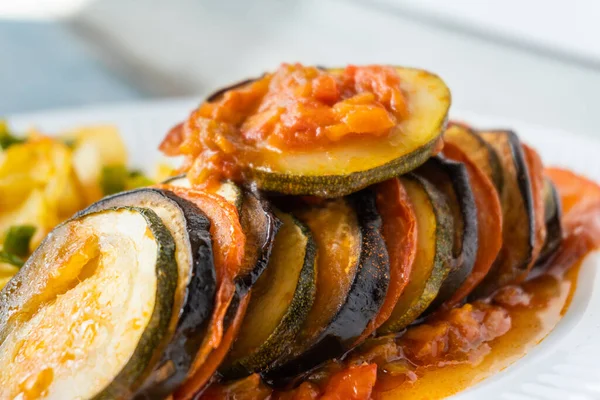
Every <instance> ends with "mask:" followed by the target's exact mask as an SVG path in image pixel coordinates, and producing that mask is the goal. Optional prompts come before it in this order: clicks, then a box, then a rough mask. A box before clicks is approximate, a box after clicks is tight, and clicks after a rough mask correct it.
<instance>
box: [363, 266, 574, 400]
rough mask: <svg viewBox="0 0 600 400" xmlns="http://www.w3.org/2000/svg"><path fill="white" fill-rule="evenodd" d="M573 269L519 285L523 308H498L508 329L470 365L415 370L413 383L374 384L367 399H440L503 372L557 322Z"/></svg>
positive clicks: (566, 303)
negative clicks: (381, 387) (390, 386)
mask: <svg viewBox="0 0 600 400" xmlns="http://www.w3.org/2000/svg"><path fill="white" fill-rule="evenodd" d="M579 266H580V263H578V264H577V265H576V266H574V267H572V268H569V269H568V270H567V271H566V272H565V273H564V274H561V273H546V274H543V275H541V276H539V277H538V278H535V279H533V280H531V281H528V282H526V283H524V284H523V285H522V286H520V287H521V288H522V289H523V291H524V293H526V295H525V296H524V298H528V299H529V305H523V304H518V305H514V306H509V305H507V304H504V305H503V306H502V308H504V309H505V310H507V311H508V314H509V316H510V321H511V327H510V329H509V330H508V331H507V332H506V333H505V334H503V335H501V336H499V337H497V338H496V339H494V340H492V341H490V342H488V343H487V345H488V346H489V347H488V349H489V353H487V354H485V355H484V356H483V357H481V359H480V360H478V361H477V362H476V363H474V364H473V363H470V362H466V363H460V364H458V365H444V366H441V367H429V368H425V369H422V370H419V369H417V372H416V373H417V375H418V376H417V379H415V380H414V382H409V381H405V382H402V383H400V384H399V385H398V386H397V387H396V388H393V389H391V390H387V391H384V390H381V391H378V390H377V389H378V388H377V386H375V391H374V395H373V398H375V399H390V400H391V399H399V398H401V399H403V400H405V399H406V400H411V399H415V400H416V399H419V400H434V399H443V398H446V397H448V396H450V395H452V394H455V393H457V392H460V391H462V390H464V389H466V388H468V387H471V386H473V385H474V384H476V383H478V382H481V381H482V380H484V379H485V378H488V377H490V376H492V375H494V374H496V373H498V372H500V371H502V370H503V369H505V368H507V367H508V366H510V365H511V364H513V363H514V362H515V361H517V360H519V359H520V358H521V357H523V356H524V355H525V354H527V352H528V351H529V350H531V349H532V348H533V347H534V346H536V345H537V344H538V343H540V342H541V341H542V340H543V339H544V338H545V337H546V336H547V335H548V334H549V333H550V332H551V331H552V330H553V329H554V328H555V326H556V325H557V324H558V322H559V321H560V320H561V318H562V316H563V315H564V313H565V312H566V311H567V309H568V307H569V304H570V300H571V299H572V296H573V294H574V292H575V288H576V284H577V277H578V274H579ZM556 272H558V271H556ZM378 379H379V380H380V383H381V382H382V381H384V380H385V379H386V377H385V376H378ZM388 379H389V378H388ZM388 384H389V382H388Z"/></svg>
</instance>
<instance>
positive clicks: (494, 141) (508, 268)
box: [469, 131, 535, 299]
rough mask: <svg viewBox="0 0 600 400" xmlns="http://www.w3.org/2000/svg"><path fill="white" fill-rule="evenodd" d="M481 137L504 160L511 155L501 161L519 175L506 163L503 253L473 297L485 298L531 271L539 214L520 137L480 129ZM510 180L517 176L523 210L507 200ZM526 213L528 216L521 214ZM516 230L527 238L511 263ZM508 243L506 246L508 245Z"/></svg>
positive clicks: (502, 198)
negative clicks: (530, 265) (521, 251)
mask: <svg viewBox="0 0 600 400" xmlns="http://www.w3.org/2000/svg"><path fill="white" fill-rule="evenodd" d="M480 135H481V137H482V138H483V139H484V140H485V141H486V142H487V143H488V144H490V145H491V146H492V147H493V148H494V149H495V150H496V152H497V153H498V155H499V157H500V159H501V160H502V158H503V157H506V156H507V155H509V157H510V160H504V161H502V162H501V163H510V164H511V165H512V168H514V170H515V173H516V176H510V174H509V172H508V171H507V170H506V166H505V165H504V164H503V169H504V173H503V175H504V186H503V191H502V192H501V193H500V199H501V204H502V214H503V231H504V232H503V234H502V236H503V238H504V241H503V247H502V250H501V251H500V255H499V256H498V258H497V259H496V261H495V262H494V264H493V265H492V267H491V269H490V272H488V274H487V276H486V277H485V278H484V279H483V281H482V282H481V283H480V284H479V286H477V287H476V288H475V290H474V291H473V293H472V294H471V296H470V297H469V298H470V299H473V298H478V297H485V296H488V295H490V294H492V293H493V292H494V291H495V290H496V289H498V288H499V287H501V286H504V285H507V284H509V283H511V282H513V281H514V280H515V279H516V278H518V277H519V276H520V275H521V274H522V273H523V272H525V271H526V270H527V267H528V265H529V264H530V263H531V261H532V257H533V249H534V241H535V216H534V209H533V193H532V191H531V181H530V180H529V168H528V167H527V162H526V161H525V154H524V152H523V147H522V146H521V141H520V140H519V137H518V136H517V135H516V134H515V133H514V132H512V131H485V132H480ZM510 179H516V185H517V187H518V191H519V195H520V197H521V200H522V206H523V207H522V208H523V209H522V210H517V209H516V208H515V207H514V205H513V204H512V202H510V204H509V202H508V201H507V198H508V197H509V196H510V195H511V194H510V193H508V191H509V190H510V182H509V180H510ZM515 213H522V214H524V215H517V216H516V217H515ZM511 221H512V224H511ZM515 229H525V231H524V233H525V236H526V240H525V242H524V243H522V245H523V247H524V249H523V250H524V254H522V255H520V256H519V257H518V260H515V261H514V262H511V260H510V259H509V258H508V256H507V254H509V252H513V251H515V246H514V243H513V242H512V241H511V240H509V239H511V238H512V237H514V236H515V231H514V230H515ZM505 246H506V248H505Z"/></svg>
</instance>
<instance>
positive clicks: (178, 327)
mask: <svg viewBox="0 0 600 400" xmlns="http://www.w3.org/2000/svg"><path fill="white" fill-rule="evenodd" d="M127 206H135V207H143V208H149V209H151V210H152V211H154V212H155V213H156V214H157V215H158V216H159V218H160V219H161V220H162V221H163V223H164V224H165V226H166V227H167V229H169V232H170V233H171V235H172V236H173V238H174V240H175V244H176V247H175V257H176V260H177V270H178V283H177V291H176V295H175V301H174V305H173V316H172V318H171V319H172V320H171V324H170V334H171V335H172V339H171V340H170V342H169V343H168V344H167V345H166V347H165V348H164V350H163V354H162V357H161V360H160V362H159V364H158V365H157V367H156V369H155V371H154V373H153V374H152V375H150V376H149V377H148V379H147V380H146V382H145V383H144V385H142V388H140V391H139V392H138V393H139V394H145V393H152V394H153V395H155V396H159V395H163V396H167V395H168V394H170V393H171V392H173V390H174V389H175V388H177V386H179V385H180V384H181V383H182V382H183V381H184V380H185V377H186V376H187V373H188V371H189V369H190V366H191V363H192V361H193V359H194V356H195V354H196V351H197V350H198V349H199V347H200V345H201V342H202V338H203V337H204V334H205V332H206V329H207V325H208V320H209V317H210V315H211V313H212V311H213V302H214V297H215V292H216V277H215V268H214V264H213V254H212V244H211V238H210V233H209V229H210V222H209V221H208V219H207V218H206V216H205V215H204V213H203V212H202V211H200V209H198V207H196V206H195V205H194V204H192V203H190V202H189V201H186V200H184V199H182V198H180V197H178V196H176V195H175V194H173V193H172V192H170V191H166V190H161V189H155V188H145V189H137V190H132V191H129V192H123V193H119V194H115V195H113V196H109V197H106V198H104V199H102V200H100V201H99V202H97V203H95V204H93V205H91V206H90V207H88V208H87V209H86V210H84V211H82V212H81V213H80V215H85V214H86V213H90V212H97V211H102V210H107V209H111V208H115V207H127Z"/></svg>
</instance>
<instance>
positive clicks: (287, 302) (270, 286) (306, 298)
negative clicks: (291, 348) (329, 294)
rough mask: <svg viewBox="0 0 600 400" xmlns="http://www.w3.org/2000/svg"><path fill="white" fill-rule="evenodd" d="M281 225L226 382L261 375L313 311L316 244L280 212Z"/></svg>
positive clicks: (225, 372)
mask: <svg viewBox="0 0 600 400" xmlns="http://www.w3.org/2000/svg"><path fill="white" fill-rule="evenodd" d="M276 215H277V217H278V218H279V219H280V220H281V221H282V222H283V226H282V228H281V229H280V231H279V233H278V234H277V236H276V237H275V243H274V245H273V251H272V253H271V258H270V259H269V264H268V266H267V269H266V270H265V272H264V273H263V274H262V275H261V277H260V278H259V279H258V280H257V281H256V284H255V285H254V287H253V288H252V298H251V300H250V304H249V305H248V311H247V313H246V317H245V319H244V322H243V324H242V327H241V330H240V334H239V336H238V338H237V340H236V342H235V343H234V346H233V348H232V349H231V352H230V353H229V355H228V360H226V361H225V364H224V366H223V367H222V368H221V374H222V375H224V376H225V377H227V378H228V379H234V378H240V377H243V376H247V375H250V374H251V373H253V372H257V371H261V370H263V369H264V368H266V367H267V366H268V365H269V364H271V363H272V362H273V361H275V360H276V359H277V358H278V357H279V356H280V355H281V354H282V353H283V351H284V350H285V347H286V346H288V345H289V343H291V342H292V341H293V340H294V338H295V337H296V334H297V333H298V331H299V329H300V326H301V324H302V322H304V320H305V318H306V316H307V314H308V312H309V310H310V308H311V307H312V304H313V301H314V297H315V291H316V272H315V256H316V245H315V242H314V240H313V238H312V235H311V233H310V231H309V230H308V227H306V225H304V224H303V223H301V222H300V221H298V220H297V219H295V218H294V217H293V216H292V215H291V214H286V213H282V212H279V211H276Z"/></svg>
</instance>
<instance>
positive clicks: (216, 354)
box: [173, 294, 250, 400]
mask: <svg viewBox="0 0 600 400" xmlns="http://www.w3.org/2000/svg"><path fill="white" fill-rule="evenodd" d="M249 301H250V294H248V295H246V296H244V298H243V299H242V300H240V305H239V307H238V309H237V312H236V314H235V318H234V320H233V322H232V323H231V325H230V326H229V328H227V331H226V332H225V335H224V336H223V340H222V341H221V344H220V345H219V347H217V348H216V349H214V350H213V351H212V352H211V353H210V354H209V355H208V357H207V358H206V360H205V361H204V362H203V363H202V364H201V365H200V368H198V369H196V371H195V373H192V374H191V375H190V376H189V377H188V379H187V380H186V381H185V382H184V383H183V385H181V387H179V389H177V391H176V392H175V394H174V395H173V399H174V400H190V399H193V398H195V397H196V396H197V394H198V393H199V392H200V391H201V390H202V389H204V388H205V387H206V386H207V385H208V384H209V383H210V381H211V379H212V378H213V376H214V374H215V372H216V371H217V368H219V366H220V365H221V363H222V362H223V360H224V359H225V356H226V355H227V353H228V352H229V349H230V348H231V345H232V344H233V341H234V340H235V338H236V337H237V334H238V332H239V330H240V327H241V326H242V321H243V319H244V316H245V315H246V309H247V308H248V303H249ZM235 398H236V399H237V398H238V397H235Z"/></svg>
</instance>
